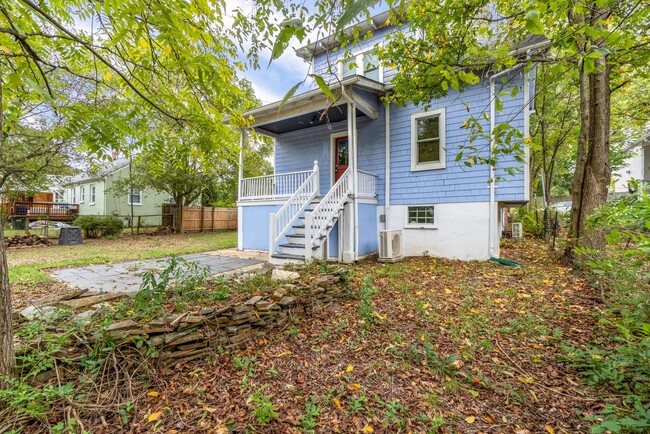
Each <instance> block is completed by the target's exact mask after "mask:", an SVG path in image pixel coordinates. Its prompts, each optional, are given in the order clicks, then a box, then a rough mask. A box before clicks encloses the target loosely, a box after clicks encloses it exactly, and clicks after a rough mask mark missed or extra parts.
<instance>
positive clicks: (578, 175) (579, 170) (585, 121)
mask: <svg viewBox="0 0 650 434" xmlns="http://www.w3.org/2000/svg"><path fill="white" fill-rule="evenodd" d="M578 73H579V76H580V135H579V136H578V150H577V151H578V152H577V158H576V169H575V173H574V175H573V185H572V187H571V198H572V204H571V227H570V228H569V239H570V246H569V251H567V253H569V254H571V252H572V251H573V247H575V246H576V245H577V240H578V239H579V238H580V235H581V234H580V229H581V228H582V227H583V226H584V224H581V221H582V195H583V189H584V188H583V182H584V179H585V166H586V162H587V144H588V134H589V108H590V104H589V75H588V74H587V73H586V72H585V71H584V68H582V67H581V68H580V71H579V72H578Z"/></svg>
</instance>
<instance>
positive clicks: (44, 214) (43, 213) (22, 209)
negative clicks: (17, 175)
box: [4, 201, 79, 221]
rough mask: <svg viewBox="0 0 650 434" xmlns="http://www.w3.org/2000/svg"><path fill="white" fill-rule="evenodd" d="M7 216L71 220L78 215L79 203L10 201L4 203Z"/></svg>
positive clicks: (29, 218) (33, 219) (31, 219)
mask: <svg viewBox="0 0 650 434" xmlns="http://www.w3.org/2000/svg"><path fill="white" fill-rule="evenodd" d="M4 207H5V208H6V209H7V214H6V215H7V216H8V217H9V219H11V218H12V217H27V219H28V220H29V221H35V220H54V221H72V220H74V219H75V218H76V217H77V216H79V205H77V204H73V203H60V202H29V201H25V202H10V203H6V204H4Z"/></svg>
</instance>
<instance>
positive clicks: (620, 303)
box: [565, 190, 650, 433]
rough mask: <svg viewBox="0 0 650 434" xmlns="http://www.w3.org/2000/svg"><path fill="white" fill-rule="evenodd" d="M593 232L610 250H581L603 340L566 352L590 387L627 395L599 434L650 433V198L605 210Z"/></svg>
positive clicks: (604, 417)
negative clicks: (602, 237)
mask: <svg viewBox="0 0 650 434" xmlns="http://www.w3.org/2000/svg"><path fill="white" fill-rule="evenodd" d="M589 227H590V228H591V229H595V230H602V231H604V232H605V233H606V237H605V238H606V241H607V246H606V248H604V249H587V248H582V249H577V253H578V255H579V256H580V257H581V258H582V259H583V260H584V261H585V264H586V265H587V267H588V268H589V270H590V271H591V278H592V279H591V280H592V281H593V283H594V287H595V289H596V290H597V291H598V294H599V297H600V299H601V300H602V301H603V302H604V303H605V304H606V306H607V307H606V308H604V309H602V310H599V311H596V312H595V315H596V317H597V319H598V325H599V327H600V329H601V332H600V333H599V336H600V339H599V340H598V341H596V342H593V343H592V344H590V345H588V346H587V347H586V348H576V347H572V346H567V347H565V352H566V355H565V360H566V361H568V363H569V364H570V366H572V367H575V368H578V369H580V371H581V372H582V373H583V375H584V376H585V378H586V380H587V382H588V383H589V384H590V385H593V386H598V387H600V388H604V389H606V390H609V391H611V392H613V393H616V394H620V395H623V396H624V401H623V405H622V406H614V405H608V406H606V407H605V409H604V410H603V411H602V412H601V414H600V415H598V416H596V417H593V418H591V420H593V421H594V422H595V425H594V426H593V427H592V432H593V433H601V432H604V431H606V430H609V431H612V432H623V431H625V432H647V430H648V429H650V411H648V408H650V260H649V258H650V237H649V235H648V231H650V196H648V194H647V193H646V192H645V191H643V190H640V191H639V192H638V193H637V194H634V195H632V196H628V197H623V198H620V199H619V200H617V201H615V202H612V203H610V204H607V205H606V206H604V207H602V208H601V209H599V210H598V211H597V212H596V213H595V214H594V215H593V216H592V217H591V219H590V221H589Z"/></svg>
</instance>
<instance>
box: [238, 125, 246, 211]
mask: <svg viewBox="0 0 650 434" xmlns="http://www.w3.org/2000/svg"><path fill="white" fill-rule="evenodd" d="M245 135H246V130H245V129H244V128H242V129H240V130H239V174H238V176H237V199H238V200H239V198H241V184H242V182H241V181H242V179H244V143H245Z"/></svg>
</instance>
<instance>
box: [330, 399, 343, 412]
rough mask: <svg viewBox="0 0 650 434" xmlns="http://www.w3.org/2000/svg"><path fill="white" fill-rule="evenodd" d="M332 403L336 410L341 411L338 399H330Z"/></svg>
mask: <svg viewBox="0 0 650 434" xmlns="http://www.w3.org/2000/svg"><path fill="white" fill-rule="evenodd" d="M332 402H333V403H334V405H335V406H336V408H338V409H339V410H340V409H341V401H339V399H338V398H333V399H332Z"/></svg>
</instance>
